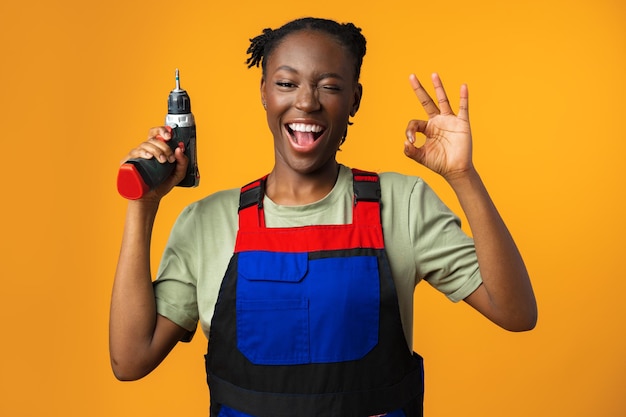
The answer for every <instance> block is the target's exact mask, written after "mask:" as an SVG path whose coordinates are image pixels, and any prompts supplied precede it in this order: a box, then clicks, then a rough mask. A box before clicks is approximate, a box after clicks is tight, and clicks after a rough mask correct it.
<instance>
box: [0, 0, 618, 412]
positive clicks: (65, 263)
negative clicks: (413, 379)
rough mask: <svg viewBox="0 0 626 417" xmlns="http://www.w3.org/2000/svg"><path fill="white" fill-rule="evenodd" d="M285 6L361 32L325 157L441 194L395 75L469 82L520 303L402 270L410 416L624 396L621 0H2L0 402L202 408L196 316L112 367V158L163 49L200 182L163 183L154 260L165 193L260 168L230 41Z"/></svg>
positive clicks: (412, 106) (252, 90)
mask: <svg viewBox="0 0 626 417" xmlns="http://www.w3.org/2000/svg"><path fill="white" fill-rule="evenodd" d="M518 3H519V4H518ZM304 15H316V16H322V17H330V18H334V19H337V20H341V21H353V22H355V23H356V24H357V25H359V26H361V27H362V28H363V31H364V33H365V35H366V36H367V38H368V53H367V56H366V58H365V63H364V67H363V75H362V82H363V84H364V99H363V103H362V107H361V110H360V112H359V114H358V115H357V117H356V118H355V125H354V126H353V127H351V129H350V135H349V137H348V141H347V143H346V144H345V146H344V147H343V151H342V152H341V153H340V155H339V158H340V160H341V161H342V162H344V163H346V164H348V165H351V166H356V167H359V168H363V169H374V170H380V171H384V170H395V171H400V172H403V173H409V174H417V175H422V176H423V177H425V178H426V180H427V181H428V182H429V183H430V184H431V185H432V186H433V187H434V188H435V189H436V190H437V191H438V193H439V194H440V195H441V197H442V198H443V199H444V200H445V201H446V202H447V203H448V204H449V205H450V206H451V207H452V208H453V209H454V210H457V211H458V204H457V203H456V200H455V199H454V196H453V195H452V193H451V191H450V189H449V187H448V186H447V184H445V183H444V182H443V181H442V180H440V179H439V178H436V177H435V176H434V175H432V174H430V173H429V172H427V171H426V170H425V169H424V168H422V167H420V166H416V165H415V164H414V163H412V162H411V161H409V160H408V159H406V158H405V157H404V155H403V153H402V144H403V141H404V136H403V132H404V128H405V126H406V123H407V121H408V120H409V119H411V118H422V117H424V114H423V112H422V110H421V109H420V107H419V105H418V102H417V100H416V98H415V97H414V95H413V92H412V91H411V89H410V87H409V84H408V82H407V76H408V74H409V73H411V72H416V73H417V75H418V76H419V77H420V78H422V79H424V80H428V77H429V74H430V73H431V72H433V71H438V72H439V73H440V74H441V76H442V78H443V80H444V83H445V85H446V86H447V87H448V91H449V92H450V95H451V96H452V97H453V102H456V97H458V86H459V85H460V84H461V83H463V82H467V83H468V84H469V88H470V114H471V120H472V125H473V132H474V139H475V148H474V150H475V160H476V165H477V167H478V168H479V171H480V173H481V174H482V176H483V179H484V180H485V182H486V183H487V185H488V188H489V190H490V192H491V194H492V197H493V198H494V200H495V201H496V203H497V205H498V207H499V209H500V211H501V213H502V215H503V217H504V218H505V220H506V222H507V224H508V225H509V227H510V229H511V231H512V233H513V235H514V236H515V238H516V241H517V243H518V245H519V247H520V249H521V251H522V253H523V255H524V258H525V260H526V263H527V266H528V269H529V271H530V273H531V276H532V279H533V283H534V286H535V289H536V293H537V298H538V302H539V307H540V318H539V323H538V326H537V328H536V329H535V330H534V331H533V332H530V333H523V334H513V333H507V332H505V331H503V330H500V329H498V328H496V327H495V326H494V325H492V324H491V323H489V322H487V320H486V319H483V318H482V317H479V316H478V314H476V313H474V312H473V311H472V310H470V309H469V308H468V307H467V306H465V305H463V303H461V304H459V305H454V304H452V303H449V302H448V301H447V300H445V298H444V297H442V296H441V295H439V294H438V293H436V292H435V291H434V290H432V289H431V288H430V287H428V286H427V285H424V286H420V287H418V290H417V291H416V297H417V304H416V321H415V327H416V330H415V346H416V349H417V350H418V351H420V352H421V353H422V354H423V355H424V356H425V357H426V367H427V368H426V383H427V386H426V393H427V396H426V403H425V404H426V405H425V407H426V413H427V414H426V415H427V416H428V417H436V416H455V415H464V416H511V417H514V416H520V417H521V416H581V417H582V416H614V417H617V416H624V415H626V400H625V399H624V387H625V386H626V376H625V374H626V361H625V360H624V353H625V352H626V338H625V337H624V333H625V330H626V324H625V321H626V302H625V301H624V293H625V292H626V291H625V290H626V274H625V272H624V268H623V266H622V261H623V260H624V258H625V253H624V248H625V246H626V245H625V244H624V236H625V234H626V227H625V220H624V215H625V214H626V212H625V209H624V196H623V195H624V191H625V189H626V187H625V186H624V180H625V179H626V178H625V175H624V166H625V164H624V158H625V154H626V122H625V120H626V118H625V117H626V116H625V113H626V106H625V105H624V103H625V102H626V81H625V74H626V6H625V5H624V3H623V2H622V1H621V0H594V1H591V0H569V1H564V0H562V1H559V0H529V1H524V2H506V1H501V0H497V1H496V0H488V1H484V2H479V1H475V2H471V1H466V0H450V1H446V2H439V1H428V2H426V1H393V0H387V1H382V2H378V1H371V2H366V1H345V2H342V1H337V0H332V1H329V0H318V1H315V2H308V3H307V2H283V1H281V2H279V1H274V0H269V1H266V2H262V1H257V0H255V1H251V0H240V1H230V2H223V1H220V2H218V1H213V2H209V1H196V2H194V1H177V2H166V1H147V0H142V1H137V2H133V1H128V0H125V1H122V0H110V1H107V2H85V1H75V0H60V1H54V2H53V1H41V0H39V1H38V0H30V1H24V2H11V1H3V2H2V5H1V6H0V21H1V24H0V34H1V38H0V39H1V43H2V44H1V46H2V49H1V52H0V56H1V58H0V59H1V60H2V65H0V80H2V82H1V84H0V85H1V89H0V92H1V94H2V95H1V96H0V117H2V127H1V131H2V142H3V143H4V151H3V155H2V166H3V169H2V174H3V175H2V179H3V181H2V193H1V197H0V198H1V199H2V209H1V213H2V216H1V217H0V219H1V220H0V221H1V232H0V233H1V239H0V277H1V282H2V287H1V288H2V301H1V302H0V317H1V320H2V325H1V332H2V333H1V336H0V337H1V338H2V339H1V344H0V353H1V354H0V384H1V386H2V389H1V390H0V415H1V416H7V417H8V416H11V417H13V416H39V415H42V416H44V415H45V416H120V417H126V416H173V415H187V416H204V415H206V414H207V406H208V398H207V394H206V388H205V385H204V371H203V358H202V354H203V353H204V349H205V343H206V342H205V339H204V337H202V336H201V335H199V336H197V337H196V338H195V339H194V341H193V342H192V343H191V344H189V345H179V346H178V347H177V349H176V350H175V351H174V352H173V353H172V354H171V356H170V357H169V358H168V359H167V360H166V362H165V363H164V364H162V366H161V367H160V368H159V369H158V370H157V371H155V372H154V373H153V374H151V375H150V376H148V377H147V378H145V379H144V380H141V381H139V382H133V383H121V382H117V381H116V380H115V379H114V377H113V375H112V373H111V371H110V367H109V363H108V360H109V359H108V351H107V326H108V323H107V322H108V317H107V316H108V304H109V297H110V289H111V284H112V278H113V274H114V269H115V263H116V258H117V253H118V247H119V241H120V237H121V233H122V224H123V216H124V209H125V201H124V200H123V199H122V198H121V197H119V196H118V195H117V192H116V189H115V176H116V172H117V167H118V163H119V161H120V159H121V158H122V157H123V156H124V155H125V153H126V152H127V150H128V149H130V147H132V146H134V145H135V144H136V143H138V142H139V141H141V140H142V139H143V138H144V137H145V136H146V133H147V129H148V128H149V127H150V126H153V125H157V124H161V123H163V118H164V115H165V111H166V98H167V94H168V93H169V91H170V90H171V89H172V88H173V82H174V78H173V77H174V69H175V68H176V67H179V68H180V70H181V80H182V86H183V88H186V89H187V90H188V91H189V93H190V95H191V99H192V103H193V112H194V114H195V116H196V120H197V125H198V142H199V160H200V164H201V165H200V168H201V173H202V181H201V186H200V187H199V188H197V189H193V190H187V189H177V190H175V191H174V192H173V194H172V196H170V198H168V199H167V201H166V202H164V203H163V204H162V209H161V212H160V215H159V218H158V220H157V224H156V228H155V234H154V240H153V243H154V247H153V256H154V262H153V263H154V266H155V267H156V264H157V259H158V257H159V255H160V253H161V251H162V249H163V245H164V244H165V240H166V238H167V235H168V231H169V228H170V226H171V224H172V222H173V221H174V219H175V217H176V215H177V214H178V213H179V212H180V210H181V209H182V208H183V206H185V205H186V204H188V203H190V202H192V201H194V200H196V199H199V198H201V197H202V196H204V195H206V194H208V193H211V192H213V191H216V190H219V189H223V188H227V187H236V186H239V185H241V184H243V183H244V182H246V181H248V180H251V179H253V178H254V177H256V176H258V175H260V174H263V173H265V172H266V171H268V170H269V169H270V167H271V165H272V153H271V147H272V142H271V138H270V135H269V132H268V129H267V128H266V125H265V121H264V113H263V111H262V108H261V104H260V99H259V96H258V86H259V77H260V72H259V70H257V69H252V70H247V69H246V67H245V65H244V60H245V59H246V55H245V50H246V48H247V46H248V38H250V37H253V36H255V35H257V34H259V33H260V32H261V30H262V29H263V28H265V27H276V26H278V25H281V24H282V23H284V22H286V21H287V20H291V19H292V18H296V17H300V16H304Z"/></svg>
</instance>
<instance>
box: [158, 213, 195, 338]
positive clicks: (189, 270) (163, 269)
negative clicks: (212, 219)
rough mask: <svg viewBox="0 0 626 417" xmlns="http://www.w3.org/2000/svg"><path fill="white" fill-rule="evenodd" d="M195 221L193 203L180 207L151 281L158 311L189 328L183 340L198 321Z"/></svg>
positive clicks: (190, 333) (193, 330) (191, 331)
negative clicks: (178, 214)
mask: <svg viewBox="0 0 626 417" xmlns="http://www.w3.org/2000/svg"><path fill="white" fill-rule="evenodd" d="M195 223H196V222H195V217H194V216H193V205H192V206H190V207H187V208H185V210H183V212H182V213H181V214H180V216H179V217H178V219H177V220H176V223H175V224H174V227H173V228H172V231H171V232H170V237H169V240H168V242H167V245H166V247H165V250H164V252H163V256H162V258H161V263H160V266H159V270H158V272H157V278H156V280H155V281H154V284H153V285H154V292H155V297H156V307H157V313H158V314H160V315H162V316H164V317H166V318H168V319H169V320H171V321H173V322H174V323H176V324H178V325H179V326H181V327H183V328H184V329H186V330H188V331H189V334H188V335H187V337H186V338H185V339H184V341H186V340H190V339H191V336H193V333H194V332H195V330H196V327H197V324H198V301H197V293H196V283H197V268H196V262H197V261H194V259H195V260H197V259H198V258H197V255H196V251H197V250H198V245H197V233H196V231H197V227H196V224H195Z"/></svg>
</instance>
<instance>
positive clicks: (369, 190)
mask: <svg viewBox="0 0 626 417" xmlns="http://www.w3.org/2000/svg"><path fill="white" fill-rule="evenodd" d="M352 175H353V181H352V182H353V187H354V204H355V205H356V204H357V203H358V202H359V201H373V202H380V198H381V192H380V180H379V178H378V175H377V174H376V173H373V172H366V171H360V170H357V169H353V170H352Z"/></svg>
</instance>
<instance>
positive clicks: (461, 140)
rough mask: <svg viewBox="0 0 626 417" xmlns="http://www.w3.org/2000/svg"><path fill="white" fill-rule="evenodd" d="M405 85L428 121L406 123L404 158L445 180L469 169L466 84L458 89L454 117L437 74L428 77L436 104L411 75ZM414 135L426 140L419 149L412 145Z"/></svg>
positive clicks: (470, 168) (468, 124)
mask: <svg viewBox="0 0 626 417" xmlns="http://www.w3.org/2000/svg"><path fill="white" fill-rule="evenodd" d="M409 82H410V83H411V87H413V91H415V95H416V96H417V98H418V100H419V101H420V103H421V104H422V106H423V107H424V110H425V111H426V114H427V115H428V121H425V120H411V121H410V122H409V124H408V126H407V128H406V136H407V140H406V141H405V143H404V153H405V154H406V156H408V157H409V158H411V159H413V160H415V161H417V162H419V163H420V164H422V165H424V166H425V167H427V168H429V169H431V170H433V171H435V172H437V173H438V174H440V175H442V176H443V177H444V178H446V179H448V180H449V179H451V178H454V177H455V176H458V175H463V174H464V173H467V172H468V171H470V170H473V164H472V133H471V130H470V123H469V113H468V90H467V85H465V84H463V85H462V86H461V94H460V102H459V114H458V115H455V114H454V112H453V111H452V108H451V107H450V102H449V101H448V97H447V95H446V91H445V90H444V88H443V84H442V83H441V79H440V78H439V75H437V74H433V75H432V82H433V86H434V87H435V96H436V98H437V103H438V105H437V104H436V103H435V102H434V101H433V99H432V98H431V97H430V95H428V93H427V92H426V90H425V89H424V87H422V85H421V84H420V82H419V80H418V79H417V77H416V76H415V75H414V74H411V76H410V77H409ZM416 132H419V133H422V134H423V135H424V136H425V137H426V141H425V142H424V144H423V145H422V146H419V147H418V146H416V145H415V133H416Z"/></svg>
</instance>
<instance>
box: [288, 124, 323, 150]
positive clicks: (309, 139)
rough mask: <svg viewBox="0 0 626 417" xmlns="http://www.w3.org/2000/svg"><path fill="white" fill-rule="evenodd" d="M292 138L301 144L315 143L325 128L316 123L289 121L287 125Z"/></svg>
mask: <svg viewBox="0 0 626 417" xmlns="http://www.w3.org/2000/svg"><path fill="white" fill-rule="evenodd" d="M286 128H287V131H288V132H289V136H290V137H291V140H292V141H293V142H294V143H295V144H297V145H300V146H307V145H311V144H313V143H314V142H315V141H316V140H317V139H319V137H320V136H322V134H323V133H324V130H325V129H324V128H323V127H322V126H320V125H316V124H307V123H289V124H287V125H286Z"/></svg>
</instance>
